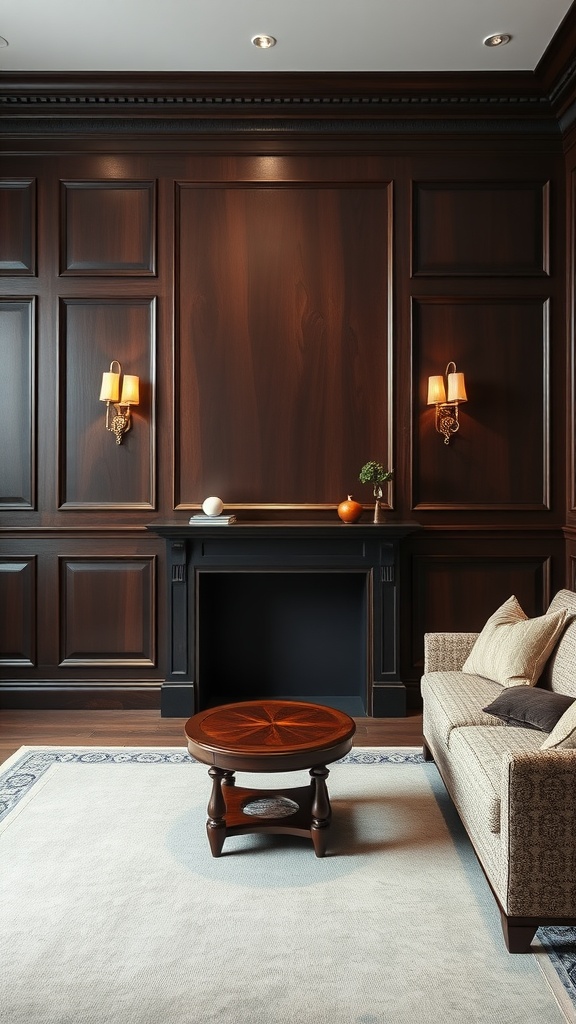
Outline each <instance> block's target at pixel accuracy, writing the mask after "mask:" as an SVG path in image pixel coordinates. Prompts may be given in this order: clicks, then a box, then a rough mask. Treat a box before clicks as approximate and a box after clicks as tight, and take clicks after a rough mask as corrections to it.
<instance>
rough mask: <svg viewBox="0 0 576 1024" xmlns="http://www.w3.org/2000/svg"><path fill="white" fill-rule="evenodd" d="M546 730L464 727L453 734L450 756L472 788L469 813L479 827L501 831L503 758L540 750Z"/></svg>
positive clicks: (451, 734) (468, 785)
mask: <svg viewBox="0 0 576 1024" xmlns="http://www.w3.org/2000/svg"><path fill="white" fill-rule="evenodd" d="M541 744H542V733H540V732H538V731H536V730H535V729H521V728H517V729H506V728H504V729H494V728H493V727H491V726H481V725H480V726H478V725H477V726H463V727H462V728H459V729H453V730H452V732H451V733H450V742H449V749H450V757H451V759H452V761H453V764H454V771H455V772H457V773H458V775H459V776H460V777H461V780H462V781H463V782H464V787H465V788H466V790H467V791H468V795H469V800H467V804H468V810H467V813H468V814H473V815H474V816H475V817H477V819H478V821H477V823H476V827H477V828H480V829H481V828H482V827H484V828H486V827H488V828H489V829H490V831H491V832H499V831H500V799H501V792H502V761H503V758H504V755H505V754H509V753H512V754H516V753H518V754H519V753H532V752H533V751H535V750H540V747H541Z"/></svg>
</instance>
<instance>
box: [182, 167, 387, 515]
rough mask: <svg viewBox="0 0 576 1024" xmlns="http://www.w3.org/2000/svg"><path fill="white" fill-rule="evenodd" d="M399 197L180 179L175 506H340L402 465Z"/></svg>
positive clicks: (360, 189) (374, 187) (326, 187)
mask: <svg viewBox="0 0 576 1024" xmlns="http://www.w3.org/2000/svg"><path fill="white" fill-rule="evenodd" d="M391 198H392V188H391V185H390V183H388V182H383V183H382V184H370V185H365V184H362V185H356V186H354V187H352V186H349V185H348V184H338V185H333V184H330V183H327V184H315V183H307V184H302V183H301V182H297V183H290V182H278V183H270V182H260V183H258V184H252V183H251V184H246V183H242V184H240V183H228V184H226V183H224V184H222V183H213V184H202V185H198V184H193V183H186V182H184V183H180V184H179V186H178V190H177V246H178V258H177V268H178V269H177V273H178V281H177V296H178V298H177V305H178V309H179V317H178V323H179V336H178V339H177V356H176V374H175V380H176V394H175V404H176V413H175V415H176V423H177V436H178V437H179V451H178V453H177V456H176V458H177V463H176V466H175V507H177V508H190V507H194V504H195V503H198V501H202V499H203V498H204V497H205V496H206V495H208V494H219V495H220V496H221V497H222V499H223V500H224V501H225V503H226V504H227V505H228V506H231V507H236V506H241V507H244V508H246V507H248V508H307V507H311V508H312V507H313V508H330V507H333V506H334V505H337V504H338V502H339V501H341V500H342V497H343V496H344V497H345V496H346V493H347V491H349V490H350V486H351V484H350V482H351V481H354V480H357V479H358V472H359V469H360V467H361V466H362V465H363V464H364V462H366V461H367V458H368V454H367V453H370V452H378V453H379V455H380V458H381V459H382V460H383V461H388V464H389V465H392V443H393V437H392V402H391V395H392V331H391V322H392V316H391V295H390V291H391V269H392V268H391V238H392V212H391ZM375 382H377V385H376V386H375ZM288 467H289V471H288ZM365 497H366V500H367V501H369V500H370V497H371V495H370V493H366V495H365Z"/></svg>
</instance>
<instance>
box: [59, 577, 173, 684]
mask: <svg viewBox="0 0 576 1024" xmlns="http://www.w3.org/2000/svg"><path fill="white" fill-rule="evenodd" d="M60 563H61V564H60V580H61V592H60V599H61V603H62V608H61V634H60V664H61V666H78V665H81V666H85V667H94V666H99V665H100V666H118V667H125V668H129V667H135V666H143V667H153V666H154V665H155V664H156V642H155V622H154V611H155V600H154V594H155V585H156V584H155V561H154V558H152V557H150V558H138V559H135V558H129V557H128V558H99V557H94V558H64V557H63V558H61V559H60Z"/></svg>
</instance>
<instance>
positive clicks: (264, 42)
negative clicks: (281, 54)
mask: <svg viewBox="0 0 576 1024" xmlns="http://www.w3.org/2000/svg"><path fill="white" fill-rule="evenodd" d="M252 43H253V44H254V46H258V47H259V48H260V49H261V50H269V49H270V47H271V46H276V40H275V39H274V36H266V35H259V36H252Z"/></svg>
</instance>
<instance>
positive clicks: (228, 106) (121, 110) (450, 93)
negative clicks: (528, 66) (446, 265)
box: [0, 72, 552, 120]
mask: <svg viewBox="0 0 576 1024" xmlns="http://www.w3.org/2000/svg"><path fill="white" fill-rule="evenodd" d="M280 111H281V114H280ZM448 112H449V116H450V118H459V117H470V116H473V117H474V118H489V119H493V118H494V117H495V116H497V117H500V116H501V115H503V114H504V115H508V116H513V117H515V118H520V119H522V118H524V117H529V118H530V119H534V118H543V119H549V118H550V117H551V114H552V110H551V106H550V101H549V98H548V96H547V95H546V94H545V92H543V90H542V87H541V85H540V84H539V83H538V82H537V81H536V79H535V77H534V75H533V74H532V73H531V72H509V73H492V72H474V73H466V74H453V73H451V72H450V73H448V72H445V73H439V74H428V73H414V74H410V75H406V74H396V73H394V74H392V73H384V74H376V73H369V74H355V73H354V74H338V73H335V72H332V73H330V74H323V73H313V74H310V73H305V74H303V73H298V72H284V73H279V74H277V73H267V74H265V75H262V74H254V73H250V74H245V73H224V74H206V73H203V74H183V73H173V74H143V73H139V74H128V73H127V74H123V73H122V74H120V73H117V74H116V73H114V74H112V73H105V74H104V73H103V74H92V73H77V74H66V75H64V74H57V73H50V74H48V73H46V74H43V73H37V74H26V75H23V74H20V73H12V72H10V73H0V113H1V115H2V117H4V118H6V117H18V118H27V119H29V118H46V117H57V118H61V117H66V118H68V117H81V118H83V119H84V118H86V117H99V118H101V117H106V118H115V117H116V118H117V117H121V118H126V117H129V118H130V119H133V118H138V117H146V118H155V117H158V118H166V117H169V118H180V117H184V118H191V117H192V118H203V117H208V118H212V117H214V116H217V117H218V118H222V117H225V118H237V117H239V116H240V117H244V118H246V117H247V116H248V117H250V118H251V119H252V118H254V119H265V118H270V117H275V118H277V117H278V116H281V117H282V118H292V117H294V118H302V117H312V118H314V119H315V120H317V119H321V118H326V117H330V118H334V117H335V116H336V117H337V118H338V119H341V118H344V119H346V118H354V119H357V118H369V119H371V118H374V117H382V116H385V117H386V118H390V117H392V118H394V117H399V118H406V117H407V116H412V115H414V114H416V115H417V116H421V117H425V118H426V119H430V120H433V119H434V118H442V119H445V118H446V116H447V113H448Z"/></svg>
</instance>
